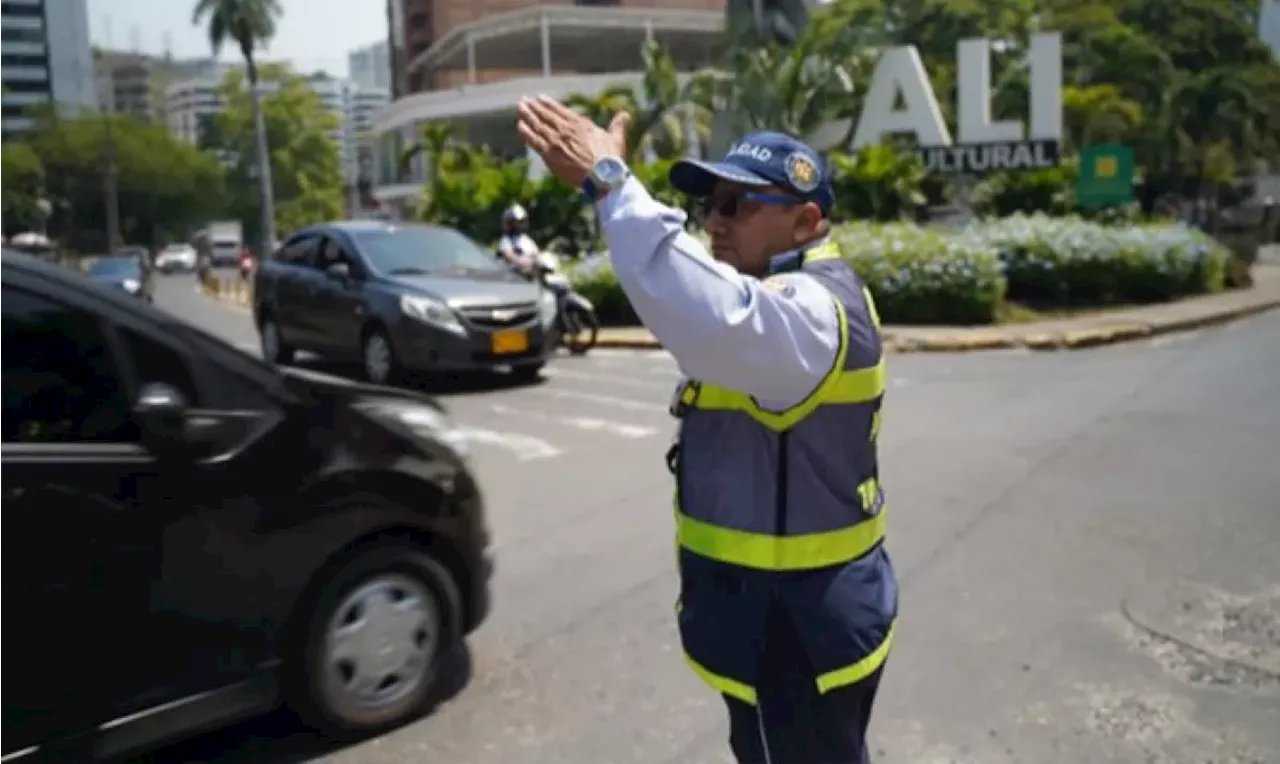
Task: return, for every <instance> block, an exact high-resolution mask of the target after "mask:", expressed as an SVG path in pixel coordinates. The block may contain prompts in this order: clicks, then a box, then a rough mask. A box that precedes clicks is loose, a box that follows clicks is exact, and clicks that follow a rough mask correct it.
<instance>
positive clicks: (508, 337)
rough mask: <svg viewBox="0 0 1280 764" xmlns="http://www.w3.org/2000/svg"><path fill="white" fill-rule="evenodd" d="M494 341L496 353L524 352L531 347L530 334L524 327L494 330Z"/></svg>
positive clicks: (494, 351)
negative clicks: (504, 330) (501, 330)
mask: <svg viewBox="0 0 1280 764" xmlns="http://www.w3.org/2000/svg"><path fill="white" fill-rule="evenodd" d="M492 343H493V353H494V355H506V354H509V353H523V352H524V351H526V350H528V349H529V334H528V333H527V332H525V331H524V330H523V329H513V330H511V331H506V332H494V333H493V339H492Z"/></svg>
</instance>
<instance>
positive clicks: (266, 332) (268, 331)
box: [258, 316, 294, 366]
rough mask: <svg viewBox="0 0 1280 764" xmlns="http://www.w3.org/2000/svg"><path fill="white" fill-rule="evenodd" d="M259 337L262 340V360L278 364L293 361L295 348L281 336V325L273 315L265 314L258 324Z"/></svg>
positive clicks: (286, 363)
mask: <svg viewBox="0 0 1280 764" xmlns="http://www.w3.org/2000/svg"><path fill="white" fill-rule="evenodd" d="M258 337H259V338H260V339H261V341H262V360H264V361H266V362H267V363H274V364H277V365H286V366H287V365H288V364H291V363H293V356H294V349H293V348H291V347H289V346H288V345H286V344H285V342H284V338H283V337H281V336H280V325H279V324H277V323H276V320H275V319H274V318H272V317H271V316H264V317H263V319H262V323H261V324H260V325H259V326H258Z"/></svg>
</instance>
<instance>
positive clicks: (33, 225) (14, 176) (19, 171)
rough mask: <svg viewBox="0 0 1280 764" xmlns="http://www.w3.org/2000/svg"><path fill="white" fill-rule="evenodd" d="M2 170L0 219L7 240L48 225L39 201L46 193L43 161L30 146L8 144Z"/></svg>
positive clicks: (0, 153)
mask: <svg viewBox="0 0 1280 764" xmlns="http://www.w3.org/2000/svg"><path fill="white" fill-rule="evenodd" d="M0 167H2V168H3V178H0V187H2V188H3V189H4V194H3V199H2V200H0V201H3V212H2V213H0V217H3V219H4V234H5V236H12V235H13V234H15V233H21V232H23V231H38V230H40V229H41V228H42V227H43V226H44V223H45V216H44V214H43V212H42V211H41V210H40V200H41V199H43V198H44V193H45V191H44V165H43V164H42V163H41V162H40V157H39V156H37V155H36V152H35V151H33V150H32V148H31V146H30V145H29V144H26V143H23V142H20V141H5V143H4V146H3V148H2V149H0Z"/></svg>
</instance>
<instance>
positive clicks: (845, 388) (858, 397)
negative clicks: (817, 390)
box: [822, 356, 887, 403]
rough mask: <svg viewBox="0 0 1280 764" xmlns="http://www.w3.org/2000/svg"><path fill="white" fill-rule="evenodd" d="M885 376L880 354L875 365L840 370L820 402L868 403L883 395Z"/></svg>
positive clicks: (882, 359) (882, 358)
mask: <svg viewBox="0 0 1280 764" xmlns="http://www.w3.org/2000/svg"><path fill="white" fill-rule="evenodd" d="M886 376H887V375H886V374H885V363H884V356H881V357H880V360H879V362H877V363H876V365H875V366H868V367H866V368H864V369H853V370H851V371H845V372H842V373H841V374H840V376H838V377H836V381H835V382H834V383H833V384H832V385H831V387H830V389H829V390H828V391H827V393H826V395H824V396H823V398H822V402H823V403H869V402H871V401H874V400H875V399H876V398H879V397H880V396H882V395H884V383H885V378H886Z"/></svg>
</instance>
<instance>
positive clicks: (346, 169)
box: [165, 72, 391, 183]
mask: <svg viewBox="0 0 1280 764" xmlns="http://www.w3.org/2000/svg"><path fill="white" fill-rule="evenodd" d="M305 79H306V81H307V84H308V85H309V86H310V87H311V89H312V90H313V91H314V92H315V94H316V95H317V96H318V97H319V99H320V102H321V104H323V106H324V108H325V110H326V111H328V112H329V113H331V114H333V115H334V117H335V118H336V119H337V125H336V126H335V127H334V129H333V131H332V132H331V133H330V135H329V137H330V138H331V139H332V140H333V143H334V145H335V146H336V147H337V149H338V155H339V160H340V161H341V164H342V168H343V175H344V176H345V178H346V180H347V182H348V183H354V182H356V180H357V179H358V178H359V172H360V170H359V167H360V156H359V151H358V147H359V144H360V139H361V136H362V135H363V134H364V133H366V132H367V131H369V130H370V129H371V128H372V125H373V116H374V114H376V113H377V111H378V110H379V109H381V108H382V107H384V106H385V105H386V104H387V102H388V101H389V100H390V97H391V96H390V94H389V93H387V92H386V91H384V90H372V89H366V88H362V87H360V86H358V85H356V84H355V83H353V82H350V81H348V80H341V79H337V78H335V77H331V76H329V75H327V74H324V73H322V72H317V73H315V74H310V75H305ZM222 81H223V77H221V76H219V77H208V76H206V77H196V78H193V79H188V80H182V81H179V82H175V83H173V84H171V85H169V86H168V87H167V88H166V91H165V101H166V104H165V112H166V123H167V124H168V127H169V131H170V132H171V133H172V134H173V135H175V136H177V137H179V138H181V139H182V140H185V141H189V142H191V143H196V144H199V143H200V141H201V140H202V139H203V138H204V136H205V135H206V131H207V130H208V128H209V125H210V123H211V122H212V120H213V119H214V118H215V117H216V116H217V115H218V114H219V113H220V112H221V111H222V109H223V106H224V102H223V99H222V96H221V95H220V94H219V92H218V88H219V86H220V85H221V84H222ZM264 92H267V93H269V92H270V88H269V86H268V87H264Z"/></svg>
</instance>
